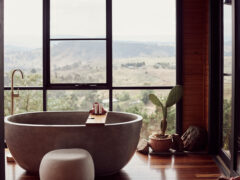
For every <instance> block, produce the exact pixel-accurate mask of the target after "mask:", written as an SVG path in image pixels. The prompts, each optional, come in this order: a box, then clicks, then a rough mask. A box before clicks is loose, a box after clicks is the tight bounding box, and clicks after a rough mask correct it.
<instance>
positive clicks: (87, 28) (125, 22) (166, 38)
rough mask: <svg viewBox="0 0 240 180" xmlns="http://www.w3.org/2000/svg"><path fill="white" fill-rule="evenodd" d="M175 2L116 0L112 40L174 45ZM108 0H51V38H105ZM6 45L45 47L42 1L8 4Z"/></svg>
mask: <svg viewBox="0 0 240 180" xmlns="http://www.w3.org/2000/svg"><path fill="white" fill-rule="evenodd" d="M175 13H176V7H175V0H167V1H166V0H113V39H114V40H125V41H159V42H174V41H175V34H176V33H175V31H176V29H175V27H176V20H175V16H176V14H175ZM105 17H106V6H105V0H91V1H90V0H67V1H66V0H51V37H72V36H76V37H89V38H94V37H105V31H106V21H105ZM5 44H7V45H16V46H19V45H20V46H27V47H41V45H42V0H7V1H5Z"/></svg>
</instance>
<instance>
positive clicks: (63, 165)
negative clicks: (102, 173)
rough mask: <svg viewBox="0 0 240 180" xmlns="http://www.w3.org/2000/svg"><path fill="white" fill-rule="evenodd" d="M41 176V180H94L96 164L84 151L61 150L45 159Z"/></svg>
mask: <svg viewBox="0 0 240 180" xmlns="http://www.w3.org/2000/svg"><path fill="white" fill-rule="evenodd" d="M39 176H40V179H41V180H70V179H71V180H94V164H93V160H92V157H91V155H90V154H89V152H87V151H86V150H84V149H59V150H54V151H50V152H49V153H47V154H45V156H44V157H43V159H42V161H41V164H40V170H39Z"/></svg>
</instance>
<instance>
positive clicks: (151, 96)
mask: <svg viewBox="0 0 240 180" xmlns="http://www.w3.org/2000/svg"><path fill="white" fill-rule="evenodd" d="M149 99H150V100H151V101H152V103H153V104H155V105H156V106H160V107H162V108H163V104H162V102H161V101H160V100H159V99H158V97H157V96H156V95H154V94H149Z"/></svg>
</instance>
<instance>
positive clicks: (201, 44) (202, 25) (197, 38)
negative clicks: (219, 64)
mask: <svg viewBox="0 0 240 180" xmlns="http://www.w3.org/2000/svg"><path fill="white" fill-rule="evenodd" d="M182 29H183V84H184V98H183V131H185V130H186V129H187V128H188V127H189V125H197V126H200V127H203V128H205V129H207V121H208V0H194V1H193V0H183V28H182Z"/></svg>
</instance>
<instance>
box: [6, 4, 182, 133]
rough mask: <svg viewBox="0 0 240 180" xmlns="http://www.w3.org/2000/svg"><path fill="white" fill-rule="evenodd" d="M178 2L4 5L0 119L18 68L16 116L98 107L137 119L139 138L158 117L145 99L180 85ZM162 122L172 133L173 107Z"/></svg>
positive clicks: (154, 127)
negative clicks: (140, 124)
mask: <svg viewBox="0 0 240 180" xmlns="http://www.w3.org/2000/svg"><path fill="white" fill-rule="evenodd" d="M176 3H179V1H176V0H168V1H165V0H69V1H65V0H35V1H34V2H32V1H31V0H8V1H6V3H5V22H6V24H5V67H4V68H5V90H6V91H5V100H6V101H5V115H8V114H9V112H10V93H9V92H10V91H9V90H10V87H9V86H10V83H11V79H10V77H11V71H12V70H13V69H15V68H19V69H22V70H23V72H24V75H25V77H24V79H23V80H22V79H21V77H20V74H17V73H16V76H15V87H16V86H17V88H19V89H20V97H19V98H16V104H15V106H16V108H15V113H19V112H27V111H42V110H44V111H47V110H49V111H60V110H89V109H90V108H91V107H92V103H93V102H95V101H98V102H100V103H102V104H103V105H104V107H105V108H106V109H108V110H110V111H112V110H114V111H126V112H133V113H137V114H140V115H142V116H143V118H144V121H143V129H142V136H143V137H147V136H148V135H149V132H150V131H152V130H158V129H159V124H160V120H161V118H162V117H161V112H158V111H156V108H155V106H153V105H152V103H150V102H149V100H148V95H149V94H150V93H155V94H157V95H158V96H159V97H160V98H162V99H163V100H165V98H166V96H167V94H168V92H169V90H170V89H171V88H172V87H173V86H174V85H175V84H176V83H180V82H178V81H177V78H176V74H177V67H176V66H177V58H176V57H177V55H176V54H177V53H176V52H177V50H176V44H177V43H176V39H177V34H176V32H177V31H176V27H177V25H176V24H177V20H176V18H177V17H179V15H178V16H177V15H176V12H178V11H177V7H178V8H180V6H177V4H176ZM133 12H134V13H133ZM16 14H18V16H16ZM178 79H179V78H178ZM17 88H15V90H16V89H17ZM168 121H169V122H168V124H169V126H168V127H169V128H168V130H169V132H170V133H173V132H175V129H176V107H175V106H174V107H172V108H171V110H170V111H169V116H168Z"/></svg>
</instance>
